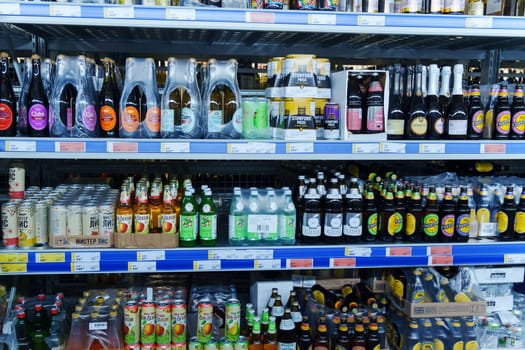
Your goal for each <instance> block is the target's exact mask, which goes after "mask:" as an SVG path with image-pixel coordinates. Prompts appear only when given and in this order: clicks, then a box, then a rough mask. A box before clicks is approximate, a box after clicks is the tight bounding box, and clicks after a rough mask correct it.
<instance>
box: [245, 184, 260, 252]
mask: <svg viewBox="0 0 525 350" xmlns="http://www.w3.org/2000/svg"><path fill="white" fill-rule="evenodd" d="M247 207H248V208H247V212H248V216H247V230H246V240H247V242H248V243H249V244H253V243H257V242H259V241H261V240H262V232H261V227H260V224H261V223H260V221H261V219H260V218H261V214H262V210H261V203H260V198H259V192H258V191H257V189H256V188H255V187H252V188H250V196H249V197H248V205H247Z"/></svg>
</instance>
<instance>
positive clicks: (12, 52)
mask: <svg viewBox="0 0 525 350" xmlns="http://www.w3.org/2000/svg"><path fill="white" fill-rule="evenodd" d="M4 27H5V28H6V30H7V32H8V34H7V46H8V50H9V56H11V64H12V65H13V68H14V69H15V73H16V77H17V78H18V81H19V82H20V85H22V84H23V82H24V76H23V75H22V68H21V67H20V63H18V59H17V56H16V48H15V44H14V43H13V38H12V37H11V32H10V27H9V26H8V25H7V24H4Z"/></svg>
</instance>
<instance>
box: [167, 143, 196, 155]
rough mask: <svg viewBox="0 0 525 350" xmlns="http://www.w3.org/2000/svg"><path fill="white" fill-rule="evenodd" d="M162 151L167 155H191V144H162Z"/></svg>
mask: <svg viewBox="0 0 525 350" xmlns="http://www.w3.org/2000/svg"><path fill="white" fill-rule="evenodd" d="M160 151H161V152H165V153H189V152H190V143H189V142H162V143H161V144H160Z"/></svg>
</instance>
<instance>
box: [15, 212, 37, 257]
mask: <svg viewBox="0 0 525 350" xmlns="http://www.w3.org/2000/svg"><path fill="white" fill-rule="evenodd" d="M17 218H18V247H20V248H23V249H29V248H33V247H34V246H35V244H36V234H35V205H34V204H33V203H31V202H22V203H21V204H20V206H19V207H18V215H17Z"/></svg>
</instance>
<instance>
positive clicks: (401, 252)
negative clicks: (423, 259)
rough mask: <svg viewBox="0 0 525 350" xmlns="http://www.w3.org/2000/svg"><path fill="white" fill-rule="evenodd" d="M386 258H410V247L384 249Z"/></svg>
mask: <svg viewBox="0 0 525 350" xmlns="http://www.w3.org/2000/svg"><path fill="white" fill-rule="evenodd" d="M386 256H412V247H395V248H386Z"/></svg>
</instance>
